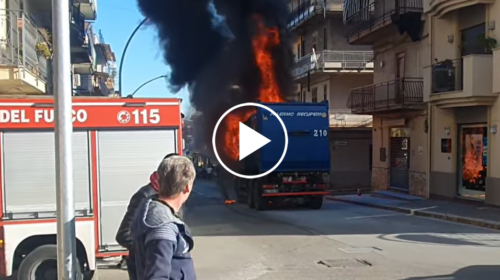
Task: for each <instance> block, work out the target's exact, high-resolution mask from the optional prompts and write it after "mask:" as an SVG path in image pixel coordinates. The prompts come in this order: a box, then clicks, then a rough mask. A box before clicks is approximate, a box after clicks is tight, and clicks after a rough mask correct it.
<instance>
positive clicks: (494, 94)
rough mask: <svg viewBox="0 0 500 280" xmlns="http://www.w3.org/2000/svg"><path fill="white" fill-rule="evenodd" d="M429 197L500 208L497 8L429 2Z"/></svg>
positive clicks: (490, 2) (490, 1)
mask: <svg viewBox="0 0 500 280" xmlns="http://www.w3.org/2000/svg"><path fill="white" fill-rule="evenodd" d="M424 3H425V6H424V8H425V16H426V20H427V22H428V24H427V25H428V30H429V41H428V43H427V46H428V47H429V48H430V51H429V53H428V54H427V58H426V63H425V65H424V72H425V87H424V89H425V90H424V91H425V93H424V96H425V99H426V100H427V101H428V102H429V115H430V120H431V122H430V128H431V129H430V131H429V133H430V139H431V141H430V143H429V144H430V180H429V189H430V190H429V191H430V194H431V195H435V196H440V197H448V198H454V197H461V198H466V199H474V200H480V201H484V202H485V203H487V204H492V205H497V206H499V205H500V137H498V136H497V135H496V134H497V126H498V124H499V122H500V102H499V101H498V94H499V93H500V50H499V49H498V43H497V40H498V39H500V29H497V28H496V26H495V23H496V22H500V2H498V1H494V0H481V1H472V0H462V1H443V0H431V1H424Z"/></svg>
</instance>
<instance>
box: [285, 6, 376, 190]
mask: <svg viewBox="0 0 500 280" xmlns="http://www.w3.org/2000/svg"><path fill="white" fill-rule="evenodd" d="M289 6H290V11H291V16H290V19H289V24H288V27H289V29H290V30H291V31H292V33H293V35H294V36H295V38H296V42H295V44H294V46H293V49H294V55H295V67H294V69H293V73H292V74H293V77H294V80H295V82H296V83H297V89H296V92H297V97H296V98H297V100H299V101H302V102H323V101H328V102H329V105H330V136H329V137H330V143H331V147H330V148H331V151H330V152H331V172H330V187H332V188H333V189H338V190H344V189H356V188H366V187H369V186H370V182H371V179H370V178H371V170H370V169H371V164H370V159H371V152H370V149H371V125H372V116H371V115H369V114H367V115H359V114H353V113H352V111H351V109H349V108H347V106H346V104H347V102H348V98H349V93H350V89H351V88H355V87H359V86H362V85H366V84H370V83H373V51H372V49H371V46H355V45H350V44H348V42H347V41H346V39H345V37H344V35H345V31H346V30H345V27H344V25H343V23H342V10H343V1H342V0H326V1H324V0H321V1H319V0H307V1H303V0H293V1H290V3H289ZM346 159H349V160H346Z"/></svg>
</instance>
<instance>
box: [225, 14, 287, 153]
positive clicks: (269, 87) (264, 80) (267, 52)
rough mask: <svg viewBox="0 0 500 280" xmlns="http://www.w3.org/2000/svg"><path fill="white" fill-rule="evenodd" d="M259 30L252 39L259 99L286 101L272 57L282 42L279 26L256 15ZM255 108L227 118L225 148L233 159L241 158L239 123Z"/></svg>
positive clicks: (264, 100) (253, 111)
mask: <svg viewBox="0 0 500 280" xmlns="http://www.w3.org/2000/svg"><path fill="white" fill-rule="evenodd" d="M255 18H256V21H257V28H258V32H257V35H256V36H255V37H254V38H253V39H252V48H253V51H254V55H255V62H256V64H257V66H258V67H259V70H260V76H261V86H260V89H259V97H258V99H259V101H261V102H265V103H278V102H284V101H285V100H284V99H283V97H282V95H281V94H280V91H279V87H278V84H277V82H276V76H275V74H274V62H273V59H272V54H271V51H272V48H273V47H275V46H277V45H278V44H279V43H280V36H279V32H278V29H277V28H268V27H266V26H265V25H264V23H263V22H262V20H261V18H260V17H255ZM254 113H255V109H252V110H244V111H243V112H232V113H231V114H229V115H228V116H227V117H226V119H225V124H226V129H227V131H226V132H225V135H224V142H225V143H224V144H225V145H224V149H225V151H226V153H227V154H228V155H229V156H230V157H231V158H232V159H233V160H238V158H239V156H240V155H239V141H240V138H239V123H240V122H246V121H247V120H248V119H249V118H250V117H251V116H252V115H253V114H254Z"/></svg>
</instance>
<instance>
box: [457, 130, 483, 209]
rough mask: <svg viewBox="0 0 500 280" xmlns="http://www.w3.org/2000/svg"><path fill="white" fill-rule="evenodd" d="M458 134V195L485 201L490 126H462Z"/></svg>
mask: <svg viewBox="0 0 500 280" xmlns="http://www.w3.org/2000/svg"><path fill="white" fill-rule="evenodd" d="M458 134H459V135H458V136H459V139H458V143H459V146H458V157H457V159H458V172H457V174H458V195H459V196H461V197H465V198H472V199H480V200H484V199H485V191H486V175H487V168H488V126H487V125H486V124H478V125H460V126H459V129H458Z"/></svg>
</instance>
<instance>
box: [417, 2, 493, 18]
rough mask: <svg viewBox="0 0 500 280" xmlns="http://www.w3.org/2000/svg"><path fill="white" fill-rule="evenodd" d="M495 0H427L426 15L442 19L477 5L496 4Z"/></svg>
mask: <svg viewBox="0 0 500 280" xmlns="http://www.w3.org/2000/svg"><path fill="white" fill-rule="evenodd" d="M494 3H495V0H453V1H449V0H426V4H427V5H426V9H425V12H426V13H430V14H432V15H434V16H436V17H437V18H442V17H443V16H445V15H446V14H448V13H449V12H452V11H455V10H458V9H461V8H465V7H468V6H472V5H477V4H494Z"/></svg>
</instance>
